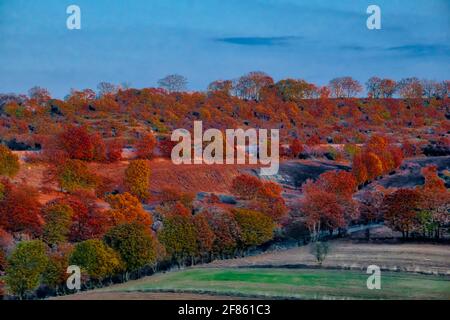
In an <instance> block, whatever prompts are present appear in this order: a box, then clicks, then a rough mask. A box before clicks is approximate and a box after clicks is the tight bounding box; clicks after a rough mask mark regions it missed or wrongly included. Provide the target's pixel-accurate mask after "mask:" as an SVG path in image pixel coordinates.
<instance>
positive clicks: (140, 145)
mask: <svg viewBox="0 0 450 320" xmlns="http://www.w3.org/2000/svg"><path fill="white" fill-rule="evenodd" d="M156 143H157V142H156V138H155V136H154V135H153V134H151V133H147V134H145V135H143V136H142V137H141V138H140V139H139V140H138V141H137V142H136V144H135V146H134V147H135V149H136V156H137V157H138V158H140V159H151V158H152V157H153V153H154V149H155V147H156Z"/></svg>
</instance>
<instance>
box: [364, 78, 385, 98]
mask: <svg viewBox="0 0 450 320" xmlns="http://www.w3.org/2000/svg"><path fill="white" fill-rule="evenodd" d="M382 81H383V80H381V79H380V78H378V77H371V78H370V79H369V80H367V82H366V89H367V94H368V95H369V96H371V97H372V98H375V99H378V98H379V97H380V96H381V82H382Z"/></svg>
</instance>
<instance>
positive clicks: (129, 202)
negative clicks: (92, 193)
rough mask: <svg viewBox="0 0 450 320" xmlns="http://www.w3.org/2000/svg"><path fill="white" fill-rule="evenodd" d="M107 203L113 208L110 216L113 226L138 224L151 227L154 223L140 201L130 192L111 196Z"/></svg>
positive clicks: (108, 197) (107, 198) (109, 213)
mask: <svg viewBox="0 0 450 320" xmlns="http://www.w3.org/2000/svg"><path fill="white" fill-rule="evenodd" d="M106 202H108V203H109V205H110V206H111V210H109V212H108V216H109V217H110V218H111V220H112V224H113V225H119V224H122V223H129V222H137V223H140V224H142V225H144V226H146V227H149V226H151V225H152V223H153V221H152V220H153V219H152V216H151V215H150V214H149V213H148V212H146V211H145V210H144V209H143V208H142V205H141V203H140V202H139V199H138V198H136V197H134V196H133V195H131V194H129V193H128V192H125V193H124V194H115V195H109V196H107V197H106Z"/></svg>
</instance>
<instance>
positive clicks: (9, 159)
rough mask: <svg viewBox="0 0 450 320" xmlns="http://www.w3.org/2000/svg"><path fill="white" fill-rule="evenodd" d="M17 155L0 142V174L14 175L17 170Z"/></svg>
mask: <svg viewBox="0 0 450 320" xmlns="http://www.w3.org/2000/svg"><path fill="white" fill-rule="evenodd" d="M19 168H20V166H19V157H17V156H16V155H15V154H13V153H12V152H11V150H9V149H8V147H6V146H5V145H3V144H0V176H7V177H14V176H15V175H16V174H17V173H18V172H19Z"/></svg>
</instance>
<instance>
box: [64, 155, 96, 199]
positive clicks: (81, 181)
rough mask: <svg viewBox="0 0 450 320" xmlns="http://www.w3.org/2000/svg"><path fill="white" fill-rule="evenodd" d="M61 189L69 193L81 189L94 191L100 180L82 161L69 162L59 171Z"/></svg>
mask: <svg viewBox="0 0 450 320" xmlns="http://www.w3.org/2000/svg"><path fill="white" fill-rule="evenodd" d="M57 180H58V184H59V187H60V188H61V189H64V190H66V191H68V192H74V191H77V190H80V189H92V188H95V186H96V185H97V183H98V178H97V176H95V174H93V173H91V172H90V170H89V169H88V167H87V165H86V163H84V162H83V161H81V160H67V161H66V162H64V163H63V164H62V165H60V166H59V167H58V169H57Z"/></svg>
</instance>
